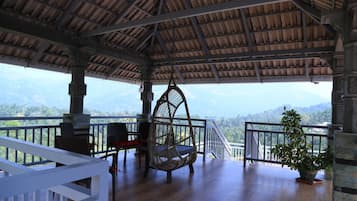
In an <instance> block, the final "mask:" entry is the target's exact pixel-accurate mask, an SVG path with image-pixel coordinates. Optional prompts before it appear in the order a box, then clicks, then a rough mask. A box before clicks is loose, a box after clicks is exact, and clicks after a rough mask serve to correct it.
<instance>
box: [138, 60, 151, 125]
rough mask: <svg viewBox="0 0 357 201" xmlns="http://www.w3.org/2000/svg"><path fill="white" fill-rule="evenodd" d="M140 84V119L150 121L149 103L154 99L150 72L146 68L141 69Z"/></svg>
mask: <svg viewBox="0 0 357 201" xmlns="http://www.w3.org/2000/svg"><path fill="white" fill-rule="evenodd" d="M141 70H142V83H141V101H142V118H143V121H150V119H151V103H152V100H153V98H154V94H153V93H152V82H151V74H152V71H151V69H150V68H149V67H148V66H145V67H143V68H142V69H141Z"/></svg>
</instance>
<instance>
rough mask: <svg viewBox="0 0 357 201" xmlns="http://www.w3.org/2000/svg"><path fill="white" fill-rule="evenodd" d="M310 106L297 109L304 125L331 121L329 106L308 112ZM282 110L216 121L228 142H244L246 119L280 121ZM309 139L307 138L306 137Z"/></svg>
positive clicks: (266, 128)
mask: <svg viewBox="0 0 357 201" xmlns="http://www.w3.org/2000/svg"><path fill="white" fill-rule="evenodd" d="M309 109H310V108H306V109H305V108H303V109H301V110H299V111H301V112H300V114H302V115H301V123H302V124H306V125H319V124H323V123H326V122H331V108H326V107H322V108H318V110H313V111H310V112H309ZM282 112H284V110H283V107H279V108H277V109H275V110H271V111H266V112H262V113H257V114H251V115H247V116H237V117H235V118H221V119H217V120H216V123H217V125H218V127H219V128H220V129H221V130H222V132H223V133H224V135H225V136H226V138H227V139H228V141H229V142H235V143H243V142H244V123H245V122H246V121H252V122H267V123H276V122H280V120H281V118H282V116H281V114H282ZM260 129H263V130H269V129H271V128H270V127H264V126H263V127H262V128H260ZM307 140H308V141H309V139H307Z"/></svg>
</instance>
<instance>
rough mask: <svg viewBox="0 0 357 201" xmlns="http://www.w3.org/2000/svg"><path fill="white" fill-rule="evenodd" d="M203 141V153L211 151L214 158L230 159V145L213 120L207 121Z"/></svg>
mask: <svg viewBox="0 0 357 201" xmlns="http://www.w3.org/2000/svg"><path fill="white" fill-rule="evenodd" d="M205 142H206V143H205V144H206V146H205V147H206V150H205V151H206V152H205V153H211V154H212V155H213V156H214V157H215V158H219V159H231V156H232V147H231V146H230V144H229V142H228V141H227V139H226V137H225V136H224V134H223V133H222V131H221V130H220V129H219V127H218V126H217V125H216V122H215V121H213V120H210V121H208V122H207V137H206V139H205Z"/></svg>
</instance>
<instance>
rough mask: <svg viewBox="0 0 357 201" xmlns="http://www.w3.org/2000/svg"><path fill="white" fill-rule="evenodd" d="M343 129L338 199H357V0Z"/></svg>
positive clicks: (348, 13) (352, 1) (347, 26)
mask: <svg viewBox="0 0 357 201" xmlns="http://www.w3.org/2000/svg"><path fill="white" fill-rule="evenodd" d="M344 15H345V16H344V26H343V27H344V31H343V32H344V34H345V35H344V71H343V82H344V96H343V101H344V118H343V132H341V133H338V134H336V135H335V158H334V182H333V186H334V192H333V193H334V195H333V199H334V201H342V200H357V174H356V172H357V155H356V153H357V74H356V73H355V72H357V0H349V1H347V2H346V10H345V14H344Z"/></svg>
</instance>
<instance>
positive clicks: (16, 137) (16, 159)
mask: <svg viewBox="0 0 357 201" xmlns="http://www.w3.org/2000/svg"><path fill="white" fill-rule="evenodd" d="M15 139H19V130H18V129H16V130H15ZM18 153H19V152H18V151H17V150H15V163H17V162H18Z"/></svg>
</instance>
